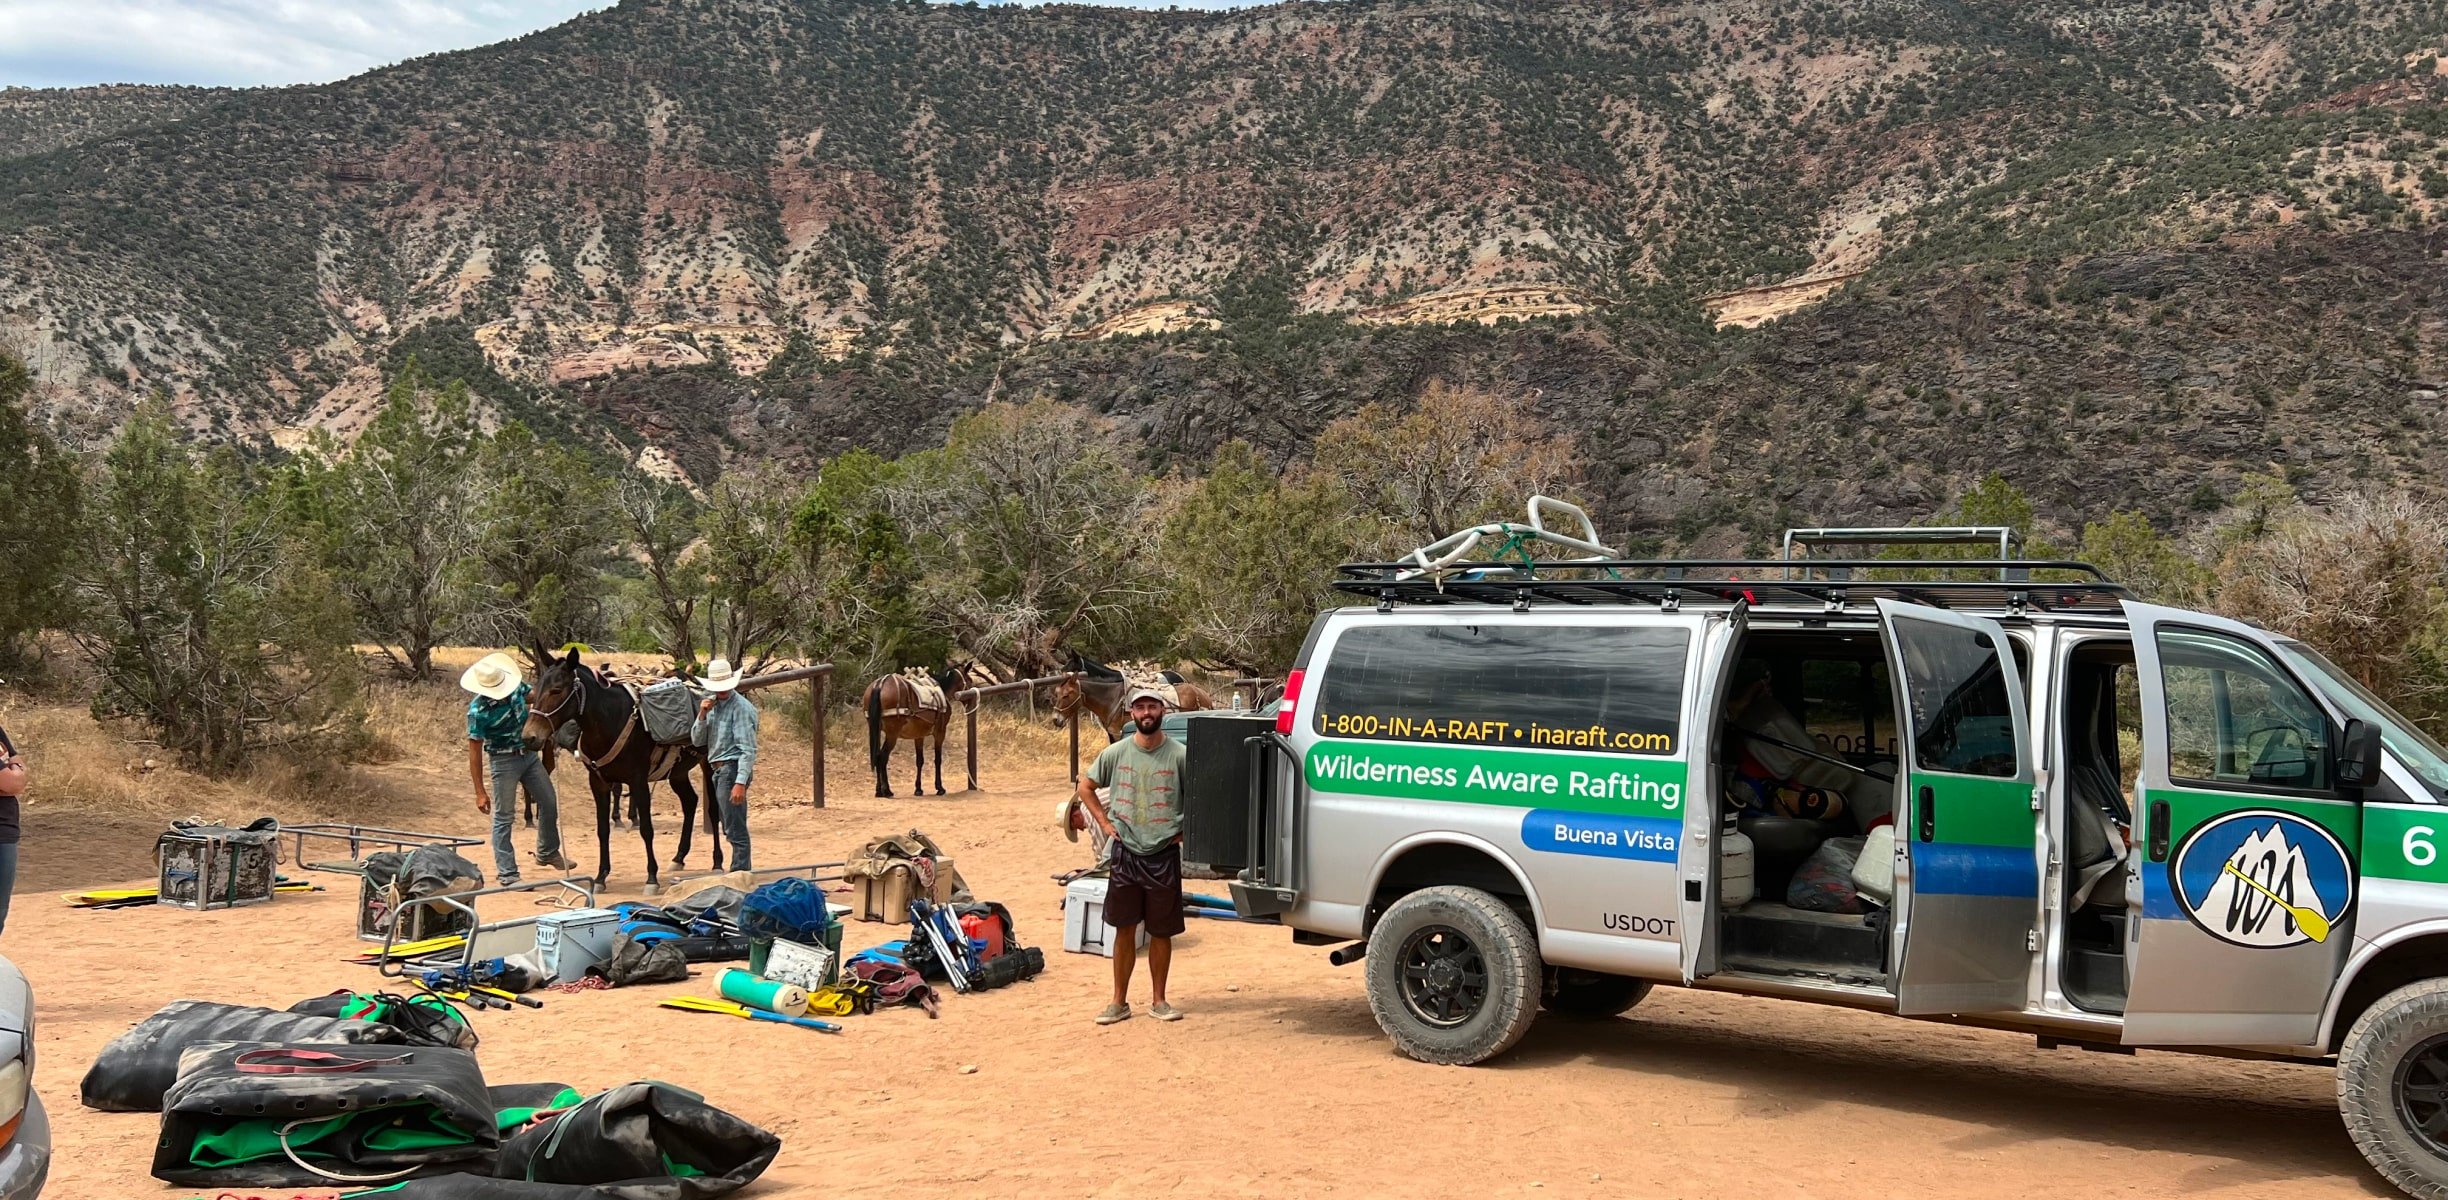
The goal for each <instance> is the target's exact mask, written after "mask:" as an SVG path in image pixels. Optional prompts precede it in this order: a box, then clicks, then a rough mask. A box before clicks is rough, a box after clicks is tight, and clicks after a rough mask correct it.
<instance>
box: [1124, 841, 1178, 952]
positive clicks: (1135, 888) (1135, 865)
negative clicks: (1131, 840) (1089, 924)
mask: <svg viewBox="0 0 2448 1200" xmlns="http://www.w3.org/2000/svg"><path fill="white" fill-rule="evenodd" d="M1105 923H1106V924H1108V925H1111V926H1113V927H1114V928H1116V929H1127V928H1129V927H1131V926H1133V925H1140V924H1144V925H1146V926H1147V932H1148V936H1149V937H1160V938H1169V937H1174V936H1177V935H1179V934H1180V933H1181V931H1182V928H1183V924H1182V872H1181V843H1180V842H1175V843H1173V844H1172V845H1170V846H1167V847H1165V848H1164V849H1162V850H1159V851H1157V852H1156V853H1154V854H1134V853H1132V852H1131V849H1130V848H1129V847H1128V846H1124V845H1122V844H1121V843H1119V842H1116V843H1114V847H1113V869H1112V871H1111V872H1110V873H1109V874H1108V875H1107V877H1106V880H1105Z"/></svg>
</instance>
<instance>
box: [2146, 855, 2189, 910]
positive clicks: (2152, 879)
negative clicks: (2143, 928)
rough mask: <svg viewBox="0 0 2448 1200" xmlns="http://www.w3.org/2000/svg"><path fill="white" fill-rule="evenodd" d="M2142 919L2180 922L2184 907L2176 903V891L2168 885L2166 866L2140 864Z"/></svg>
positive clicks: (2152, 863)
mask: <svg viewBox="0 0 2448 1200" xmlns="http://www.w3.org/2000/svg"><path fill="white" fill-rule="evenodd" d="M2142 919H2143V920H2145V921H2181V920H2184V919H2185V910H2184V905H2182V904H2179V903H2177V902H2176V889H2175V888H2174V887H2172V886H2170V885H2169V883H2168V864H2166V863H2155V862H2146V863H2143V864H2142Z"/></svg>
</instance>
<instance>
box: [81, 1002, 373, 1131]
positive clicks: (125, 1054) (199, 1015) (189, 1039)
mask: <svg viewBox="0 0 2448 1200" xmlns="http://www.w3.org/2000/svg"><path fill="white" fill-rule="evenodd" d="M399 1040H400V1033H399V1031H398V1030H396V1029H393V1028H392V1027H390V1026H388V1025H382V1024H377V1023H375V1022H372V1021H349V1020H341V1019H339V1018H336V1017H331V1016H317V1015H308V1014H301V1013H286V1012H276V1011H274V1010H272V1009H269V1008H256V1007H253V1006H251V1005H244V1004H216V1003H214V1002H212V1001H209V1000H175V1001H172V1002H171V1003H169V1004H167V1005H164V1006H163V1007H162V1008H161V1009H160V1011H157V1012H155V1013H154V1014H153V1015H152V1016H149V1017H146V1018H145V1019H144V1020H142V1021H139V1022H137V1023H136V1027H135V1028H133V1029H130V1030H128V1031H127V1032H126V1033H123V1034H120V1035H119V1036H118V1037H116V1038H114V1039H112V1040H111V1044H110V1045H107V1046H104V1047H102V1053H101V1054H99V1055H97V1056H95V1058H94V1064H93V1066H92V1067H91V1068H89V1069H87V1070H86V1072H85V1082H84V1084H83V1085H82V1088H81V1097H82V1099H83V1100H84V1102H85V1107H87V1108H98V1109H100V1110H102V1111H103V1112H160V1111H161V1106H162V1093H163V1092H166V1091H168V1090H169V1089H170V1085H171V1084H172V1083H173V1082H175V1081H177V1079H178V1075H179V1054H180V1053H181V1052H182V1051H184V1050H186V1049H187V1047H189V1046H191V1045H194V1044H196V1043H199V1042H241V1041H243V1042H305V1043H316V1044H351V1043H394V1042H397V1041H399Z"/></svg>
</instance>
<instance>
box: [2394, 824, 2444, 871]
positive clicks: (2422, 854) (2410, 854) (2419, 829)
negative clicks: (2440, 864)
mask: <svg viewBox="0 0 2448 1200" xmlns="http://www.w3.org/2000/svg"><path fill="white" fill-rule="evenodd" d="M2398 849H2399V850H2400V851H2402V852H2403V853H2404V854H2405V860H2406V861H2407V862H2408V863H2410V864H2412V865H2414V866H2417V867H2427V866H2430V865H2431V864H2432V863H2434V862H2437V861H2439V847H2437V846H2434V845H2432V844H2431V827H2430V826H2428V825H2416V826H2414V827H2412V828H2410V829H2407V830H2406V831H2405V842H2404V844H2403V845H2401V846H2399V847H2398Z"/></svg>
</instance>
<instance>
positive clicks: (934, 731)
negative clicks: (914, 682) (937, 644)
mask: <svg viewBox="0 0 2448 1200" xmlns="http://www.w3.org/2000/svg"><path fill="white" fill-rule="evenodd" d="M927 674H928V676H930V677H932V678H933V679H934V680H935V686H937V687H939V688H942V689H943V694H944V700H943V702H944V707H942V708H939V709H938V708H921V707H919V704H918V689H917V688H915V687H913V686H911V684H910V681H909V680H907V679H905V678H903V677H901V676H899V675H886V676H884V677H883V678H881V679H878V680H876V681H875V682H874V683H871V684H868V685H867V694H866V695H865V696H862V697H860V699H859V705H860V707H862V708H865V709H866V710H867V761H868V763H869V764H870V765H872V766H874V767H875V777H876V790H875V794H876V795H879V796H890V795H892V794H893V791H892V785H891V784H890V783H887V782H885V779H884V767H885V764H886V762H887V761H888V760H890V759H891V758H892V749H893V747H894V746H895V745H896V744H898V743H899V742H901V741H902V740H903V739H905V738H906V739H908V741H909V743H910V757H911V760H912V762H913V763H914V765H915V766H916V767H917V774H916V776H915V777H913V778H912V779H911V780H910V790H911V792H912V793H913V794H916V795H920V796H923V795H925V794H926V743H927V739H929V738H932V739H934V741H935V794H936V795H938V796H940V795H943V794H944V785H943V747H944V735H945V734H947V733H949V732H951V729H952V708H953V705H954V701H953V699H952V695H953V693H955V692H958V691H960V690H961V688H962V687H964V686H966V684H967V681H966V680H964V679H963V678H962V677H961V672H960V671H958V670H951V669H947V670H942V671H928V672H927Z"/></svg>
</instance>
